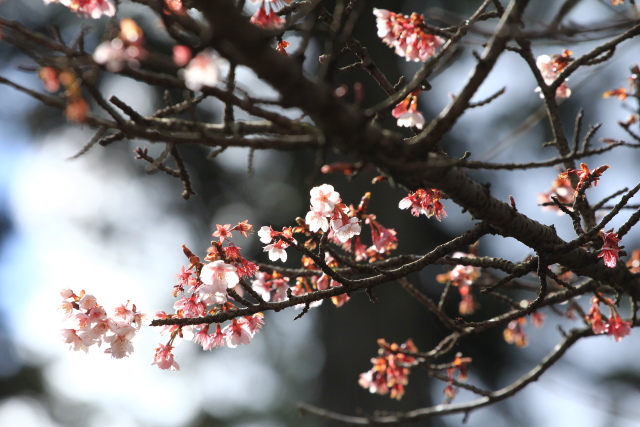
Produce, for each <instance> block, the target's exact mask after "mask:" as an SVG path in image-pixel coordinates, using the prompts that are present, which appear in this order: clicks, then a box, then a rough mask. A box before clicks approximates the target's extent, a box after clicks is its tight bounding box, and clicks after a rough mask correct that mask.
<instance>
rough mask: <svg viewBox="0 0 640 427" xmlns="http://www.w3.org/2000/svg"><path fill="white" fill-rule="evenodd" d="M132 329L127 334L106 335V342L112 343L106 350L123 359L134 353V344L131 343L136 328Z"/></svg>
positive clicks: (114, 356) (116, 357)
mask: <svg viewBox="0 0 640 427" xmlns="http://www.w3.org/2000/svg"><path fill="white" fill-rule="evenodd" d="M131 329H132V331H131V332H130V333H127V334H125V335H111V336H109V337H106V338H105V342H108V343H111V347H110V348H108V349H106V350H105V351H104V352H105V353H107V354H111V356H112V357H113V358H115V359H122V358H123V357H126V356H128V355H129V354H130V353H132V352H133V344H131V338H132V337H133V334H134V333H135V330H134V329H133V328H131Z"/></svg>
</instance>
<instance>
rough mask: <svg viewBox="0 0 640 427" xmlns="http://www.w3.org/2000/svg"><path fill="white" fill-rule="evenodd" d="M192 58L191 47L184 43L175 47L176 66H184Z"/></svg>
mask: <svg viewBox="0 0 640 427" xmlns="http://www.w3.org/2000/svg"><path fill="white" fill-rule="evenodd" d="M190 60H191V49H189V48H188V47H187V46H183V45H176V46H174V47H173V63H174V64H176V67H184V66H185V65H187V64H188V63H189V61H190Z"/></svg>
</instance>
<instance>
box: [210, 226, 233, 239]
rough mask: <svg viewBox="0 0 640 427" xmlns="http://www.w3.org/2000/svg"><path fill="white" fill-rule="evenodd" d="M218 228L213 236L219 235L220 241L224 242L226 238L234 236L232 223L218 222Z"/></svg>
mask: <svg viewBox="0 0 640 427" xmlns="http://www.w3.org/2000/svg"><path fill="white" fill-rule="evenodd" d="M216 228H217V231H215V232H214V233H213V237H218V238H219V239H220V242H224V241H225V240H229V239H231V238H232V237H233V235H232V234H231V231H230V228H231V224H225V225H220V224H216Z"/></svg>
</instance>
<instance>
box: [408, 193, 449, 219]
mask: <svg viewBox="0 0 640 427" xmlns="http://www.w3.org/2000/svg"><path fill="white" fill-rule="evenodd" d="M442 197H443V195H442V193H441V192H440V191H438V190H436V189H435V188H428V189H423V188H419V189H418V190H416V191H415V192H414V193H409V195H408V196H407V197H405V198H404V199H402V200H400V203H398V207H399V208H400V209H408V208H411V214H412V215H413V216H419V215H421V214H423V215H426V216H427V217H429V218H430V217H432V216H434V215H435V217H436V219H437V220H438V221H440V220H441V219H442V218H446V216H447V213H446V212H445V211H444V206H442V203H440V198H442Z"/></svg>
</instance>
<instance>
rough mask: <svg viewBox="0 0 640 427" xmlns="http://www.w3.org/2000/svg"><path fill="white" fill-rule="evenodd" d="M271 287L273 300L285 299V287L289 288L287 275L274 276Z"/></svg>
mask: <svg viewBox="0 0 640 427" xmlns="http://www.w3.org/2000/svg"><path fill="white" fill-rule="evenodd" d="M271 286H272V287H271V289H272V290H273V291H275V292H274V293H273V299H272V301H273V302H278V301H284V300H286V299H287V289H289V278H288V277H275V278H273V279H272V281H271Z"/></svg>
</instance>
